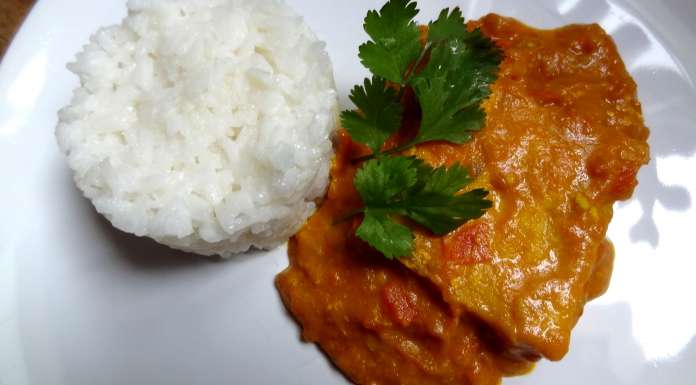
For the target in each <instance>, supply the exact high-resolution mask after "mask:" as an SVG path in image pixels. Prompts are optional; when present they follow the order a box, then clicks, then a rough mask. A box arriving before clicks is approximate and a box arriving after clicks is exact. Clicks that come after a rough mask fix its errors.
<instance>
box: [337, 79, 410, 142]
mask: <svg viewBox="0 0 696 385" xmlns="http://www.w3.org/2000/svg"><path fill="white" fill-rule="evenodd" d="M350 100H351V101H353V103H354V104H355V105H356V106H357V107H358V109H359V110H360V111H359V112H358V111H343V113H341V123H342V124H343V127H345V128H346V130H347V131H348V133H349V134H350V136H351V137H352V138H353V139H354V140H356V141H358V142H361V143H364V144H366V145H367V146H368V147H370V149H371V150H372V152H373V153H377V152H379V151H380V149H381V148H382V144H384V142H385V141H386V140H387V139H388V138H389V136H390V135H391V134H393V133H395V132H396V131H398V130H399V128H400V127H401V116H402V114H403V107H402V106H401V103H400V101H399V96H398V95H397V93H396V91H394V90H393V89H392V88H388V87H387V84H386V81H385V80H384V79H383V78H380V77H377V76H375V77H373V78H372V80H370V79H365V82H364V85H363V86H355V88H353V90H352V91H351V93H350Z"/></svg>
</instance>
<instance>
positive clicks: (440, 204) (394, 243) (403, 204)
mask: <svg viewBox="0 0 696 385" xmlns="http://www.w3.org/2000/svg"><path fill="white" fill-rule="evenodd" d="M470 182H471V179H470V178H469V176H468V173H467V171H466V169H464V168H463V167H461V166H460V165H454V166H451V167H449V168H446V167H438V168H432V167H431V166H429V165H427V164H425V163H424V162H423V161H422V160H419V159H417V158H413V157H403V156H398V157H390V158H378V159H372V160H370V161H368V162H366V163H365V165H364V166H363V167H362V168H361V169H360V170H359V171H358V172H357V174H356V176H355V179H354V181H353V183H354V185H355V188H356V189H357V190H358V193H359V194H360V196H361V198H362V200H363V202H364V204H365V210H364V213H365V218H364V219H363V224H362V225H361V226H360V227H359V231H357V232H356V234H357V236H358V237H360V238H361V239H362V240H364V241H366V242H368V243H369V244H370V245H372V246H373V247H375V248H376V249H377V250H379V251H380V252H382V253H383V254H384V255H385V256H387V257H388V258H394V257H402V256H404V255H408V253H410V250H411V247H412V242H411V240H412V235H410V233H409V236H408V237H406V236H405V235H404V234H405V233H404V229H403V227H404V225H402V224H400V223H398V222H396V221H395V217H394V216H397V215H398V216H402V217H408V218H410V219H411V220H413V221H415V222H416V223H418V224H420V225H422V226H424V227H426V228H428V229H429V230H430V231H432V232H433V233H435V234H437V235H443V234H447V233H448V232H450V231H452V230H454V229H456V228H457V227H459V226H460V225H462V224H463V223H465V222H467V221H469V220H471V219H476V218H479V217H481V216H482V215H483V213H484V210H485V209H487V208H489V207H491V202H490V201H488V200H486V199H485V197H486V196H487V194H488V192H487V191H485V190H483V189H476V190H472V191H468V192H466V193H463V194H457V192H459V191H460V190H461V189H463V188H464V187H465V186H466V185H468V184H469V183H470ZM385 237H387V238H385ZM389 237H394V238H389ZM407 244H408V250H407V251H408V252H406V249H407V248H406V245H407Z"/></svg>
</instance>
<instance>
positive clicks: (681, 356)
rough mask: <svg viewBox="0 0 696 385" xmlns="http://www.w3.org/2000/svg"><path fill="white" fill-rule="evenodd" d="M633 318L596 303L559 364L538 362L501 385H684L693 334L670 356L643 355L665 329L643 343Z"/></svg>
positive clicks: (619, 307)
mask: <svg viewBox="0 0 696 385" xmlns="http://www.w3.org/2000/svg"><path fill="white" fill-rule="evenodd" d="M633 321H634V320H633V315H632V312H631V307H630V305H629V304H627V303H616V304H612V305H596V306H594V307H593V308H592V309H591V311H588V312H587V314H585V315H584V316H583V318H582V319H581V322H580V324H579V325H578V328H577V329H576V330H575V331H574V332H573V340H572V342H571V346H570V352H569V353H568V355H567V356H566V357H565V358H564V359H563V360H561V361H559V362H555V363H552V362H547V361H542V362H541V363H540V364H539V367H538V368H537V369H535V371H533V372H532V373H531V374H530V375H529V376H525V377H519V378H514V379H508V380H506V381H504V384H505V385H537V384H547V383H548V384H553V383H557V380H558V379H559V378H564V379H566V380H564V381H563V383H564V385H587V384H612V385H636V384H640V385H663V384H684V383H686V381H685V380H686V379H687V378H688V377H687V376H689V374H690V371H693V362H694V360H696V336H692V337H691V340H690V342H688V344H685V345H684V346H683V347H682V348H680V349H678V350H676V351H673V352H671V356H668V357H665V358H659V359H653V358H648V357H646V354H645V351H646V350H648V351H649V350H650V349H652V348H654V347H655V346H654V344H655V343H656V341H658V342H659V338H660V336H662V335H663V333H665V330H666V329H668V328H669V325H668V324H664V325H655V328H654V330H653V332H654V333H655V334H654V335H653V334H650V335H649V336H643V337H646V338H644V339H643V340H641V337H640V336H636V335H635V332H634V330H633V327H632V325H633Z"/></svg>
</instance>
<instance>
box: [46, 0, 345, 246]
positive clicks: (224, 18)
mask: <svg viewBox="0 0 696 385" xmlns="http://www.w3.org/2000/svg"><path fill="white" fill-rule="evenodd" d="M128 9H129V13H128V16H127V17H126V18H125V19H124V20H123V22H122V24H121V25H120V26H115V27H109V28H104V29H101V30H100V31H98V32H97V33H96V34H95V35H94V36H92V38H91V40H90V43H89V44H88V45H86V46H85V48H84V50H83V51H82V52H81V53H79V54H78V56H77V60H76V61H75V62H74V63H71V64H69V66H68V67H69V69H70V70H71V71H72V72H74V73H75V74H77V75H78V76H79V77H80V83H81V86H80V87H79V88H77V90H75V93H74V96H73V99H72V102H71V104H70V105H69V106H67V107H65V108H64V109H63V110H61V112H60V114H59V117H60V120H59V123H58V127H57V130H56V134H57V138H58V143H59V146H60V148H61V149H62V151H63V152H64V153H65V154H66V156H67V158H68V162H69V165H70V167H71V168H72V169H73V171H74V178H75V181H76V183H77V186H78V187H79V188H80V189H81V190H82V192H83V193H84V195H85V196H86V197H87V198H89V199H90V200H91V201H92V203H93V204H94V206H95V207H96V209H97V211H98V212H99V213H101V214H103V215H104V216H105V217H106V218H107V219H108V220H109V221H111V223H112V224H113V225H114V226H115V227H117V228H119V229H121V230H123V231H126V232H129V233H133V234H136V235H138V236H149V237H151V238H153V239H155V240H157V241H158V242H160V243H163V244H166V245H168V246H171V247H174V248H177V249H181V250H185V251H191V252H195V253H199V254H204V255H213V254H219V255H222V256H229V255H230V254H232V253H236V252H242V251H245V250H247V249H249V248H250V247H257V248H262V249H268V248H272V247H275V246H277V245H279V244H281V243H283V242H284V241H286V240H287V238H288V237H289V236H291V235H292V234H293V233H294V232H295V231H296V230H298V228H299V227H300V226H301V225H302V223H303V222H304V221H305V219H306V218H307V217H308V216H309V215H311V214H312V212H313V211H314V210H315V201H316V200H317V199H318V198H320V197H321V196H322V195H323V194H324V192H325V189H326V186H327V183H328V169H329V164H330V157H331V156H332V146H331V141H330V137H331V134H332V131H333V130H334V127H335V120H336V113H337V100H336V92H335V87H334V81H333V73H332V67H331V63H330V61H329V58H328V56H327V54H326V52H325V50H324V44H323V43H321V42H320V41H318V40H317V38H316V37H315V35H314V34H313V33H312V32H311V30H310V29H309V28H308V27H307V25H306V24H304V22H303V21H302V19H301V18H300V17H298V16H297V15H296V14H295V13H293V11H291V10H290V9H289V8H288V7H287V6H286V5H285V4H283V3H282V2H280V1H279V0H130V1H129V2H128Z"/></svg>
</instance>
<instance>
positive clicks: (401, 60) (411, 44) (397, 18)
mask: <svg viewBox="0 0 696 385" xmlns="http://www.w3.org/2000/svg"><path fill="white" fill-rule="evenodd" d="M417 14H418V9H417V8H416V3H415V2H412V1H410V0H389V1H388V2H387V3H386V4H385V5H384V6H383V7H382V9H380V11H379V13H378V12H377V11H369V12H368V13H367V16H366V17H365V24H364V28H365V32H367V34H368V35H370V37H371V38H372V41H369V42H367V43H365V44H363V45H361V46H360V53H359V56H360V59H361V61H362V63H363V65H364V66H365V67H367V68H368V69H369V70H370V71H371V72H372V73H373V74H375V75H377V76H381V77H383V78H385V79H387V80H389V81H391V82H394V83H399V84H402V83H403V82H404V73H405V72H406V70H407V69H408V67H409V65H411V64H412V63H413V62H414V61H416V59H418V57H419V56H420V54H421V50H422V46H421V44H420V41H419V37H420V31H419V29H418V25H417V24H416V22H415V21H414V20H413V18H414V17H415V16H416V15H417Z"/></svg>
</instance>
